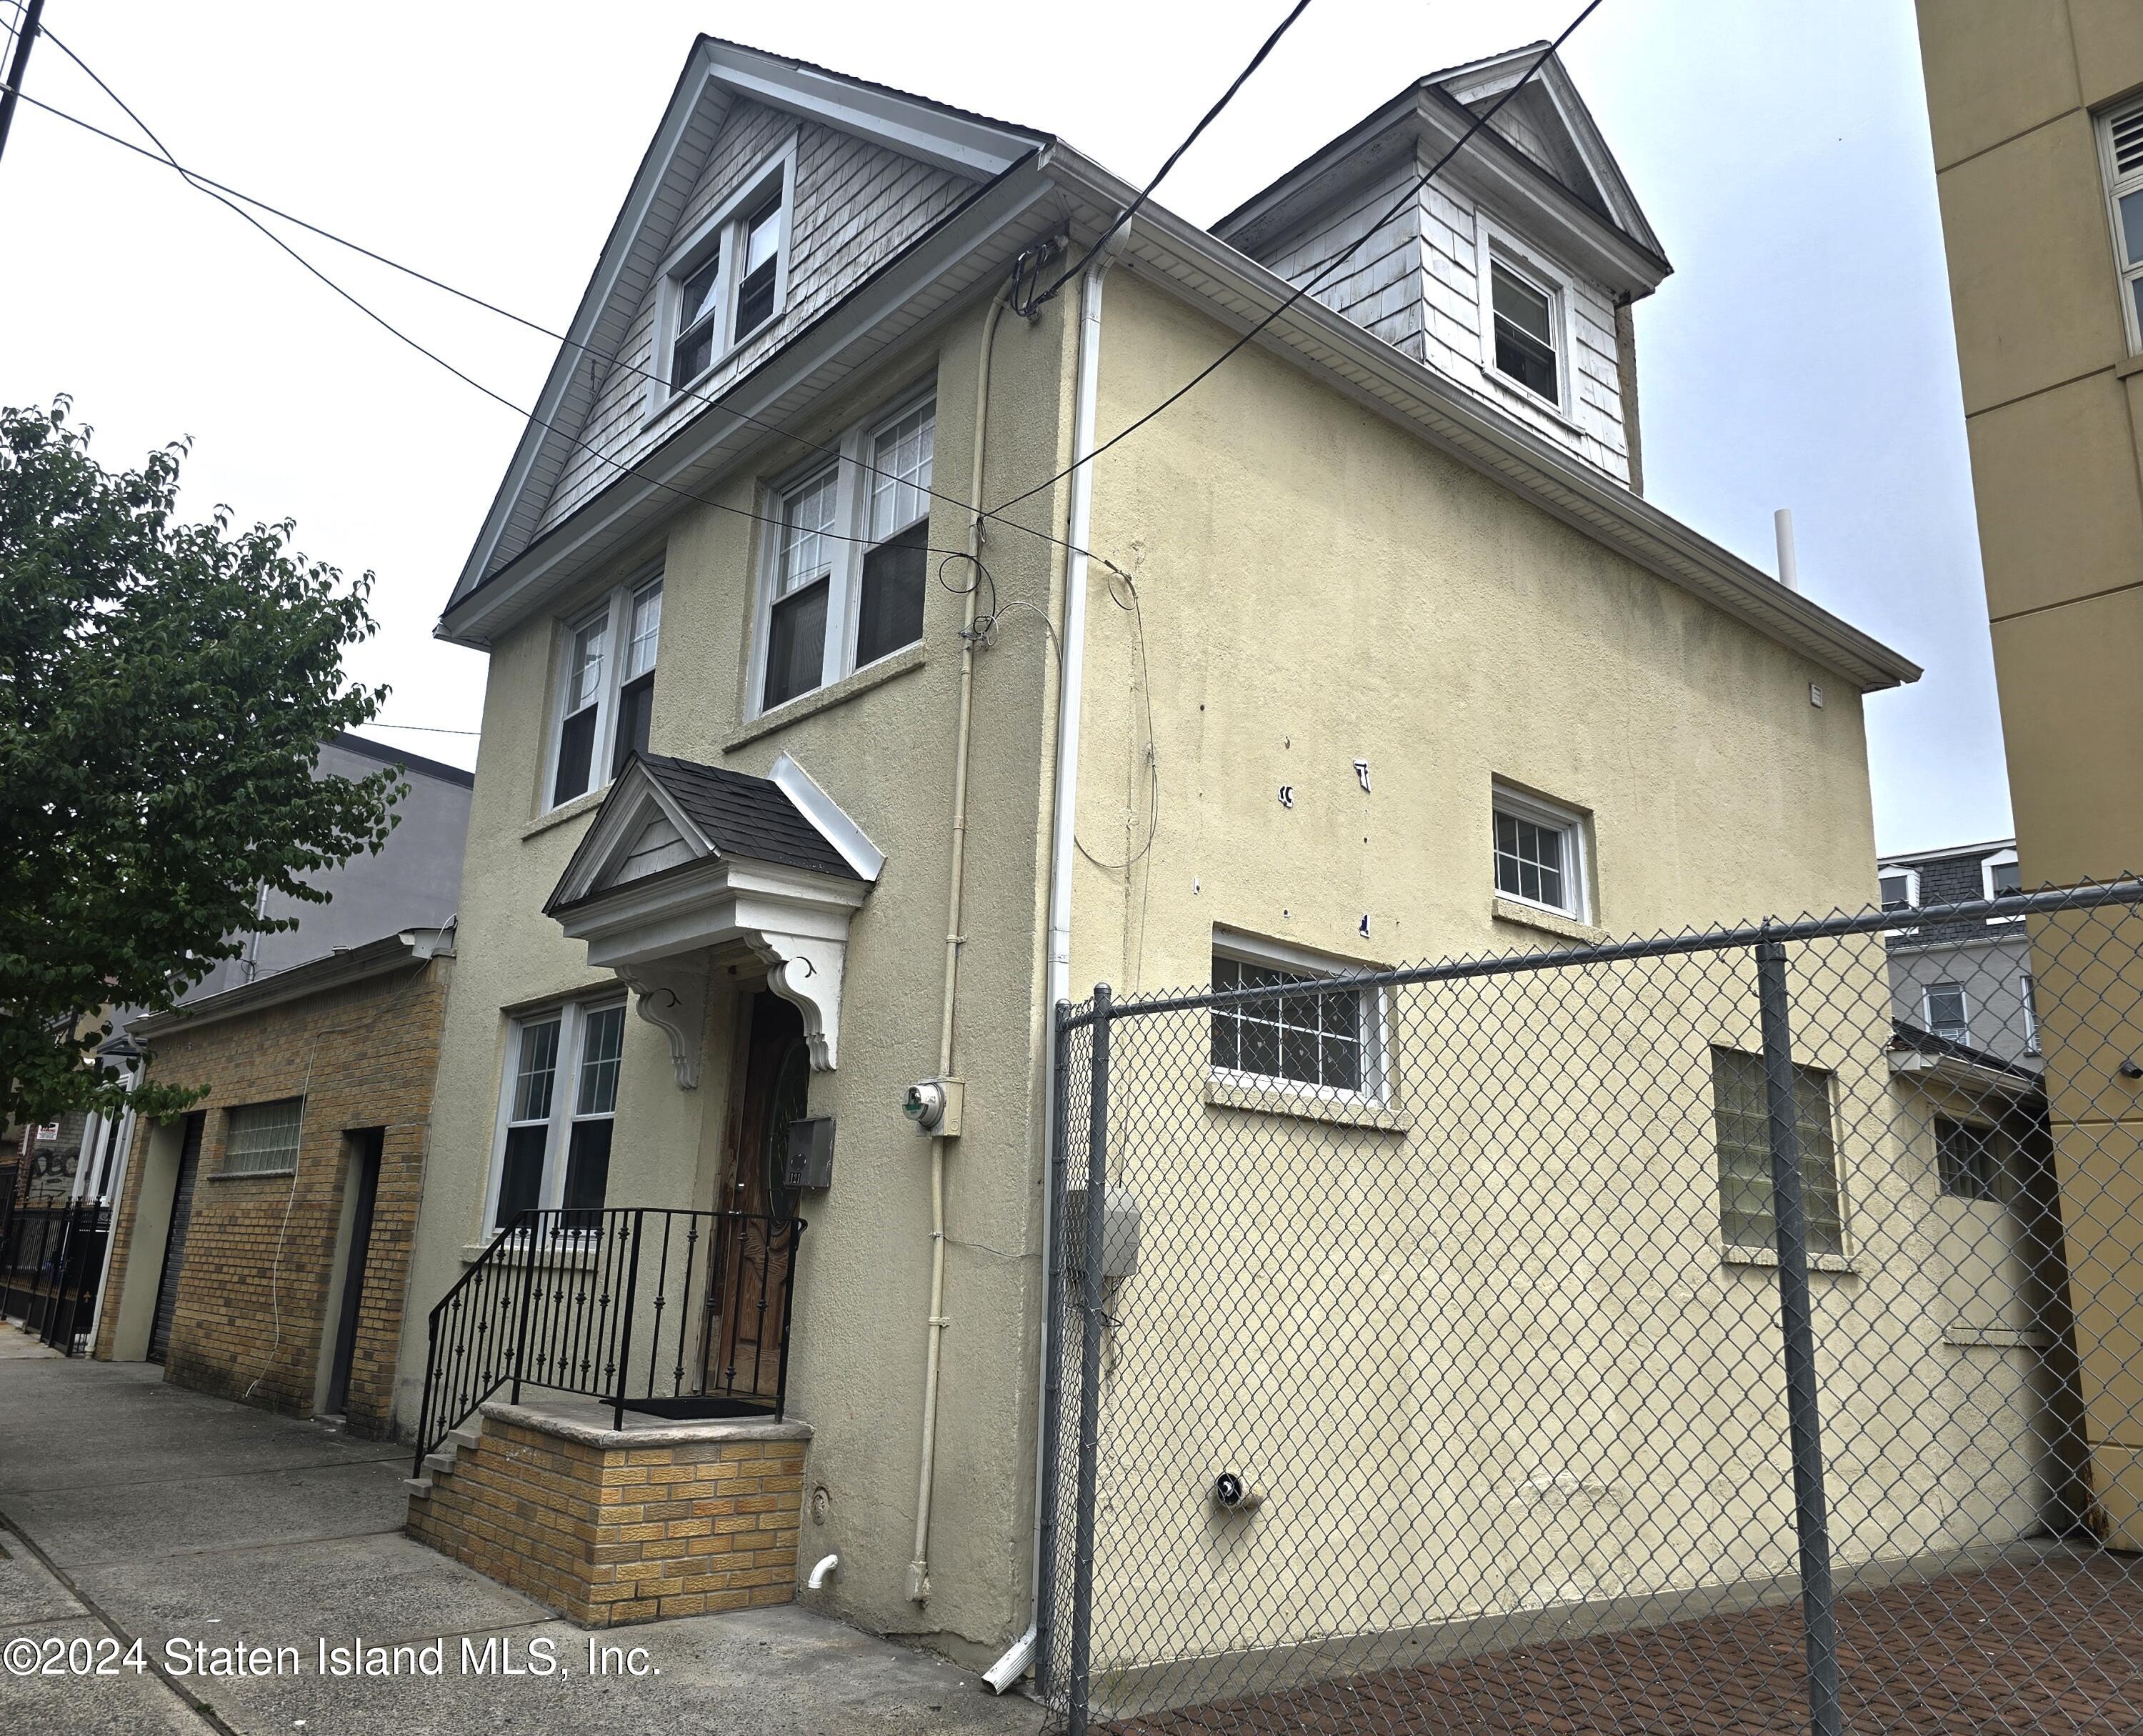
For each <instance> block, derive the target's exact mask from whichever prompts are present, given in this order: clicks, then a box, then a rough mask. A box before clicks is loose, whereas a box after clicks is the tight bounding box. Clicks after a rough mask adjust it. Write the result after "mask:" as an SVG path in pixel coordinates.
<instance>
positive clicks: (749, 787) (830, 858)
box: [639, 754, 863, 880]
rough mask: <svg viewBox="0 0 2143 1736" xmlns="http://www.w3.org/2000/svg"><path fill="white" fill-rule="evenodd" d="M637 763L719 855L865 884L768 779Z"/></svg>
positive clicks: (648, 760) (653, 758)
mask: <svg viewBox="0 0 2143 1736" xmlns="http://www.w3.org/2000/svg"><path fill="white" fill-rule="evenodd" d="M639 759H640V763H641V764H642V765H644V766H646V768H647V772H648V775H649V776H650V777H651V778H653V779H655V781H656V783H657V784H661V786H662V788H663V789H666V790H667V791H668V792H669V793H670V794H671V796H672V797H674V798H675V799H676V803H677V805H678V806H679V807H680V808H681V809H684V810H685V814H687V815H688V816H690V819H691V822H692V823H693V824H694V825H695V826H697V827H698V828H700V831H701V832H702V833H704V834H705V837H706V839H707V841H708V842H709V843H711V844H712V845H713V846H714V847H715V849H716V850H717V851H719V852H720V853H721V854H722V855H725V856H741V857H744V858H746V859H748V860H750V861H752V862H772V863H779V864H780V865H781V866H782V867H784V868H808V869H809V870H810V871H811V872H812V873H816V874H831V875H833V876H834V878H837V879H842V880H860V879H862V878H863V876H862V875H860V874H859V873H857V872H856V871H855V869H854V867H853V866H852V865H851V864H850V863H849V859H848V858H847V857H845V856H844V855H843V854H842V853H840V852H839V850H837V849H835V848H834V847H833V845H832V844H831V843H829V842H827V839H826V834H825V833H823V832H821V831H820V830H819V828H817V827H816V826H814V825H813V824H812V823H811V822H810V821H809V820H808V819H805V818H804V813H803V810H802V809H799V808H798V807H797V805H796V804H794V802H792V801H790V800H789V797H788V794H787V793H786V792H784V790H783V789H782V788H781V786H780V785H779V784H776V783H775V782H774V781H773V780H772V779H769V778H754V777H750V776H748V775H747V774H745V773H743V772H733V771H727V770H725V769H723V768H722V767H720V766H718V765H700V764H696V763H695V762H694V761H692V760H690V759H671V758H670V757H669V756H668V755H667V754H641V755H640V756H639Z"/></svg>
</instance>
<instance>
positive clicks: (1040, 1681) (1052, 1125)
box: [1034, 1001, 1072, 1701]
mask: <svg viewBox="0 0 2143 1736" xmlns="http://www.w3.org/2000/svg"><path fill="white" fill-rule="evenodd" d="M1071 1012H1072V1007H1071V1004H1070V1003H1069V1002H1064V1001H1059V1002H1057V1006H1056V1010H1055V1012H1054V1013H1053V1015H1052V1023H1053V1025H1054V1026H1055V1035H1054V1037H1053V1039H1052V1042H1051V1046H1050V1069H1051V1071H1050V1076H1049V1155H1048V1161H1047V1164H1046V1165H1044V1167H1043V1170H1042V1185H1043V1186H1044V1187H1046V1188H1047V1189H1049V1194H1048V1199H1049V1209H1048V1212H1047V1226H1048V1227H1047V1237H1048V1244H1047V1246H1046V1247H1045V1248H1044V1249H1042V1261H1043V1264H1042V1271H1043V1274H1044V1278H1043V1283H1044V1288H1043V1292H1042V1293H1043V1296H1044V1298H1046V1299H1045V1300H1044V1302H1043V1303H1042V1475H1041V1476H1040V1477H1039V1478H1038V1479H1037V1482H1036V1488H1037V1499H1039V1500H1040V1501H1041V1502H1042V1511H1041V1513H1040V1514H1039V1515H1038V1516H1037V1521H1036V1531H1037V1548H1036V1551H1035V1559H1034V1688H1035V1692H1036V1693H1037V1694H1039V1695H1040V1696H1041V1697H1042V1699H1044V1700H1045V1701H1046V1700H1047V1699H1048V1698H1049V1695H1050V1693H1051V1690H1052V1688H1053V1687H1054V1686H1055V1683H1054V1681H1053V1680H1052V1677H1053V1676H1054V1674H1055V1669H1054V1664H1055V1661H1056V1660H1055V1649H1056V1641H1057V1598H1056V1592H1057V1517H1058V1510H1059V1508H1060V1507H1061V1506H1062V1501H1060V1499H1059V1494H1060V1491H1059V1489H1058V1486H1057V1479H1058V1477H1059V1476H1061V1475H1062V1470H1063V1467H1062V1463H1061V1461H1062V1457H1063V1452H1062V1440H1063V1427H1064V1248H1065V1239H1064V1209H1065V1198H1066V1193H1067V1189H1066V1186H1065V1178H1066V1174H1067V1170H1068V1169H1069V1167H1070V1163H1069V1156H1068V1154H1067V1151H1066V1150H1065V1145H1066V1135H1067V1126H1068V1125H1069V1120H1070V1117H1069V1113H1068V1110H1067V1105H1066V1103H1065V1085H1066V1081H1065V1075H1066V1073H1067V1071H1069V1064H1070V1061H1071V1059H1072V1031H1071V1027H1070V1026H1068V1025H1067V1024H1066V1023H1065V1022H1064V1021H1065V1020H1066V1019H1067V1018H1068V1017H1069V1016H1071Z"/></svg>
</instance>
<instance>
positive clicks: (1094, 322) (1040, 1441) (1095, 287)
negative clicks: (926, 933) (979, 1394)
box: [982, 232, 1122, 1694]
mask: <svg viewBox="0 0 2143 1736" xmlns="http://www.w3.org/2000/svg"><path fill="white" fill-rule="evenodd" d="M1121 241H1122V235H1121V232H1119V234H1118V235H1117V236H1116V238H1115V242H1114V245H1110V246H1108V247H1106V248H1105V249H1104V250H1102V252H1101V255H1100V257H1098V258H1097V259H1096V260H1095V261H1094V263H1093V264H1092V265H1090V266H1088V267H1087V268H1086V275H1085V276H1084V277H1083V278H1081V279H1080V281H1079V360H1078V373H1077V375H1076V387H1075V389H1074V393H1073V396H1072V465H1073V469H1072V499H1071V507H1070V510H1069V511H1068V512H1067V514H1066V515H1065V527H1064V540H1065V542H1066V543H1067V545H1068V546H1067V548H1066V549H1065V551H1064V627H1063V652H1062V657H1061V659H1060V672H1059V674H1058V676H1057V796H1056V808H1055V812H1054V814H1053V815H1052V822H1051V827H1050V838H1049V960H1048V972H1047V992H1046V995H1045V997H1044V998H1045V1000H1046V1001H1047V1005H1048V1007H1049V1016H1050V1019H1051V1021H1052V1026H1053V1024H1054V1021H1055V1019H1056V1010H1057V1002H1060V1001H1068V1000H1070V999H1071V998H1072V852H1073V850H1074V848H1075V845H1074V842H1073V840H1074V838H1075V837H1076V821H1077V816H1078V807H1079V700H1080V692H1081V687H1082V685H1084V677H1085V671H1086V539H1087V537H1089V535H1090V534H1091V530H1092V525H1093V516H1094V467H1093V466H1092V465H1091V464H1090V463H1088V462H1086V460H1087V459H1088V458H1089V457H1091V456H1092V453H1093V451H1094V447H1095V438H1094V422H1095V414H1096V402H1097V400H1098V398H1100V395H1101V279H1102V278H1103V276H1104V275H1106V273H1107V271H1108V269H1109V267H1110V266H1111V265H1113V264H1114V263H1115V261H1116V255H1117V253H1118V252H1119V251H1121ZM1048 1055H1049V1076H1048V1090H1047V1096H1046V1098H1045V1102H1046V1105H1047V1112H1046V1113H1045V1115H1043V1118H1042V1125H1044V1126H1046V1127H1053V1126H1055V1125H1057V1121H1056V1105H1057V1044H1056V1041H1055V1040H1054V1031H1053V1028H1052V1040H1051V1041H1050V1043H1049V1045H1048ZM1051 1194H1052V1189H1051V1186H1050V1180H1049V1170H1048V1160H1047V1156H1046V1155H1045V1158H1044V1162H1043V1166H1042V1247H1043V1248H1044V1249H1047V1247H1048V1246H1049V1237H1050V1231H1051V1227H1052V1226H1051V1224H1050V1205H1051ZM1042 1293H1043V1295H1044V1296H1045V1297H1047V1294H1048V1286H1047V1277H1046V1275H1045V1278H1044V1282H1043V1290H1042ZM1048 1326H1049V1323H1048V1322H1047V1321H1045V1322H1043V1324H1042V1334H1041V1340H1042V1349H1041V1354H1040V1357H1039V1358H1037V1368H1036V1379H1035V1387H1034V1390H1035V1392H1036V1395H1037V1398H1038V1397H1039V1396H1040V1395H1041V1394H1042V1392H1046V1391H1047V1388H1048V1384H1049V1368H1048V1363H1047V1357H1048V1354H1049V1348H1050V1346H1049V1331H1048ZM1034 1434H1035V1439H1034V1551H1033V1562H1032V1566H1031V1568H1030V1569H1029V1570H1028V1575H1027V1577H1028V1580H1029V1582H1030V1583H1031V1584H1032V1586H1033V1597H1032V1603H1031V1605H1030V1612H1029V1615H1028V1618H1027V1631H1026V1632H1025V1633H1023V1634H1022V1635H1020V1636H1019V1638H1018V1639H1017V1640H1013V1641H1012V1645H1011V1646H1010V1648H1009V1649H1007V1651H1006V1653H1005V1654H1004V1655H1003V1656H1002V1658H1000V1659H997V1662H996V1663H994V1664H992V1665H991V1666H990V1667H989V1668H988V1669H986V1670H984V1671H983V1672H982V1679H983V1680H984V1681H985V1682H987V1683H988V1684H989V1685H990V1689H991V1691H992V1693H995V1694H1002V1693H1003V1692H1004V1691H1005V1690H1006V1689H1007V1688H1009V1687H1011V1686H1012V1684H1013V1683H1015V1682H1017V1680H1018V1679H1020V1678H1021V1677H1022V1676H1023V1675H1025V1674H1027V1666H1028V1665H1029V1664H1032V1662H1033V1661H1034V1647H1035V1641H1036V1639H1037V1635H1039V1633H1040V1630H1041V1625H1042V1504H1043V1501H1045V1499H1046V1498H1047V1491H1046V1490H1045V1489H1043V1487H1042V1464H1043V1461H1044V1455H1045V1453H1046V1451H1047V1441H1046V1440H1045V1438H1044V1433H1043V1431H1042V1428H1041V1427H1040V1426H1039V1413H1038V1412H1037V1427H1036V1429H1035V1432H1034Z"/></svg>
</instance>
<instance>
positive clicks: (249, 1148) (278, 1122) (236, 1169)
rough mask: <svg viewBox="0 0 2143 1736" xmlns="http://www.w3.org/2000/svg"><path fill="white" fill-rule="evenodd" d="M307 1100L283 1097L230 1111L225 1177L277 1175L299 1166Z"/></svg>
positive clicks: (224, 1164)
mask: <svg viewBox="0 0 2143 1736" xmlns="http://www.w3.org/2000/svg"><path fill="white" fill-rule="evenodd" d="M304 1112H305V1100H304V1098H303V1097H284V1098H281V1099H279V1100H277V1101H275V1102H274V1103H249V1104H247V1105H245V1107H244V1108H242V1109H234V1110H231V1111H230V1121H229V1124H228V1126H227V1129H226V1130H225V1135H224V1141H223V1168H222V1170H221V1171H220V1173H221V1174H223V1175H285V1174H287V1173H288V1172H289V1171H290V1170H294V1169H295V1168H296V1167H297V1163H298V1131H299V1125H300V1123H301V1122H302V1121H303V1120H304Z"/></svg>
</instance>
